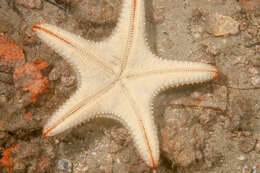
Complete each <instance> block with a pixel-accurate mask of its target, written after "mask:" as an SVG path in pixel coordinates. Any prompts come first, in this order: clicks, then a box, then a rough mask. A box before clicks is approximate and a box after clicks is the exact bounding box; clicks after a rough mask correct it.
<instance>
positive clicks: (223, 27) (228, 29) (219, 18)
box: [206, 13, 240, 36]
mask: <svg viewBox="0 0 260 173" xmlns="http://www.w3.org/2000/svg"><path fill="white" fill-rule="evenodd" d="M239 25H240V24H239V22H238V21H236V20H234V19H233V18H232V17H229V16H223V15H221V14H217V13H216V14H210V15H209V16H208V17H207V28H206V30H207V31H208V32H209V33H211V34H213V35H214V36H226V35H235V34H238V33H239Z"/></svg>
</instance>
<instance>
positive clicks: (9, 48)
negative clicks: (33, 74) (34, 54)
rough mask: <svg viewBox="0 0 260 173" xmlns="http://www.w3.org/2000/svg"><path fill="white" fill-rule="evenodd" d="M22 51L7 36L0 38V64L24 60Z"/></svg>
mask: <svg viewBox="0 0 260 173" xmlns="http://www.w3.org/2000/svg"><path fill="white" fill-rule="evenodd" d="M24 58H25V56H24V53H23V49H22V48H21V47H20V46H18V45H17V44H15V43H14V41H13V40H12V39H11V38H9V37H7V36H0V64H4V63H8V62H18V61H21V60H24Z"/></svg>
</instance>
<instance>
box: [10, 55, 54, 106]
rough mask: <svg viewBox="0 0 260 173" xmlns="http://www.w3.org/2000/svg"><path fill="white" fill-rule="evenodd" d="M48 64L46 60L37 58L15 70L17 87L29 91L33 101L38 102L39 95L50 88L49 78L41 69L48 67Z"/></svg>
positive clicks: (14, 75) (14, 77)
mask: <svg viewBox="0 0 260 173" xmlns="http://www.w3.org/2000/svg"><path fill="white" fill-rule="evenodd" d="M48 65H49V64H48V63H47V62H46V61H43V60H41V59H40V58H37V59H36V60H35V61H34V62H33V63H32V62H27V63H25V64H23V65H20V66H18V67H17V68H15V70H14V74H13V79H14V82H15V84H16V87H21V88H22V89H23V91H29V92H30V93H31V95H32V96H31V98H32V101H33V102H36V100H37V97H38V96H39V95H40V94H43V93H46V92H47V91H48V89H49V88H50V85H49V81H48V78H47V77H45V76H43V75H42V73H41V70H43V69H45V68H47V67H48Z"/></svg>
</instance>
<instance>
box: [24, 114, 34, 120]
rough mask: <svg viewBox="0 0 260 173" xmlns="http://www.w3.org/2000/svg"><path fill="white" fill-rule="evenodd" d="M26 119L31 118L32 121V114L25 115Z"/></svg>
mask: <svg viewBox="0 0 260 173" xmlns="http://www.w3.org/2000/svg"><path fill="white" fill-rule="evenodd" d="M24 117H25V118H30V119H31V118H32V114H31V113H27V114H24Z"/></svg>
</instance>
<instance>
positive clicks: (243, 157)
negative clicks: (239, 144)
mask: <svg viewBox="0 0 260 173" xmlns="http://www.w3.org/2000/svg"><path fill="white" fill-rule="evenodd" d="M237 159H238V160H241V161H245V160H247V158H246V157H245V156H242V155H240V156H239V157H238V158H237Z"/></svg>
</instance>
